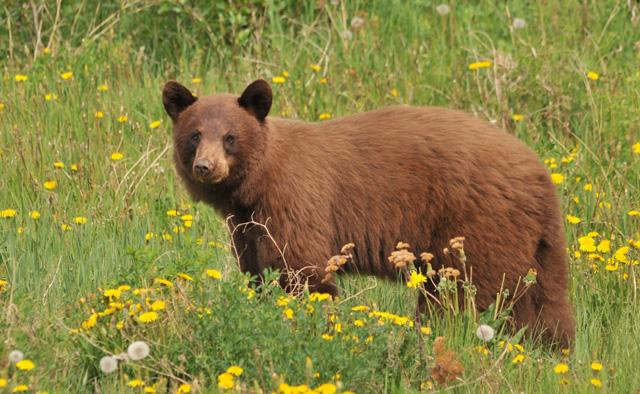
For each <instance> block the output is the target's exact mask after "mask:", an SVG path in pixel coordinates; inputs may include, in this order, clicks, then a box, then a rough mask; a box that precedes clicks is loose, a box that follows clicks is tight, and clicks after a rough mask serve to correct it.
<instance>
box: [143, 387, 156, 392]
mask: <svg viewBox="0 0 640 394" xmlns="http://www.w3.org/2000/svg"><path fill="white" fill-rule="evenodd" d="M142 392H143V393H157V392H158V391H157V390H156V389H155V387H153V386H144V390H142Z"/></svg>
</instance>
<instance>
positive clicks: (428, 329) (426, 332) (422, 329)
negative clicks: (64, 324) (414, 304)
mask: <svg viewBox="0 0 640 394" xmlns="http://www.w3.org/2000/svg"><path fill="white" fill-rule="evenodd" d="M420 332H421V333H423V334H424V335H431V327H429V326H422V327H420Z"/></svg>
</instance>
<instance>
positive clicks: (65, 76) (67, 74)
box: [60, 71, 73, 81]
mask: <svg viewBox="0 0 640 394" xmlns="http://www.w3.org/2000/svg"><path fill="white" fill-rule="evenodd" d="M60 78H62V79H63V80H65V81H66V80H67V79H71V78H73V73H72V72H71V71H66V72H63V73H62V74H60Z"/></svg>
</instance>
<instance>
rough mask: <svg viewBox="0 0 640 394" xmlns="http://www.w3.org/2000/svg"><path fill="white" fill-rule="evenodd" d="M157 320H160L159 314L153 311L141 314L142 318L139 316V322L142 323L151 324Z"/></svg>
mask: <svg viewBox="0 0 640 394" xmlns="http://www.w3.org/2000/svg"><path fill="white" fill-rule="evenodd" d="M156 320H158V313H157V312H153V311H152V312H144V313H141V314H140V316H138V321H139V322H140V323H151V322H153V321H156Z"/></svg>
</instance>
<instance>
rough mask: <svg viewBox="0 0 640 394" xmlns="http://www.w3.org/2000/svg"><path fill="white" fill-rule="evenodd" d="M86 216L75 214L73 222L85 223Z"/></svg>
mask: <svg viewBox="0 0 640 394" xmlns="http://www.w3.org/2000/svg"><path fill="white" fill-rule="evenodd" d="M87 220H88V219H87V218H86V217H84V216H76V217H75V218H73V222H74V223H76V224H85V223H87Z"/></svg>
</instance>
